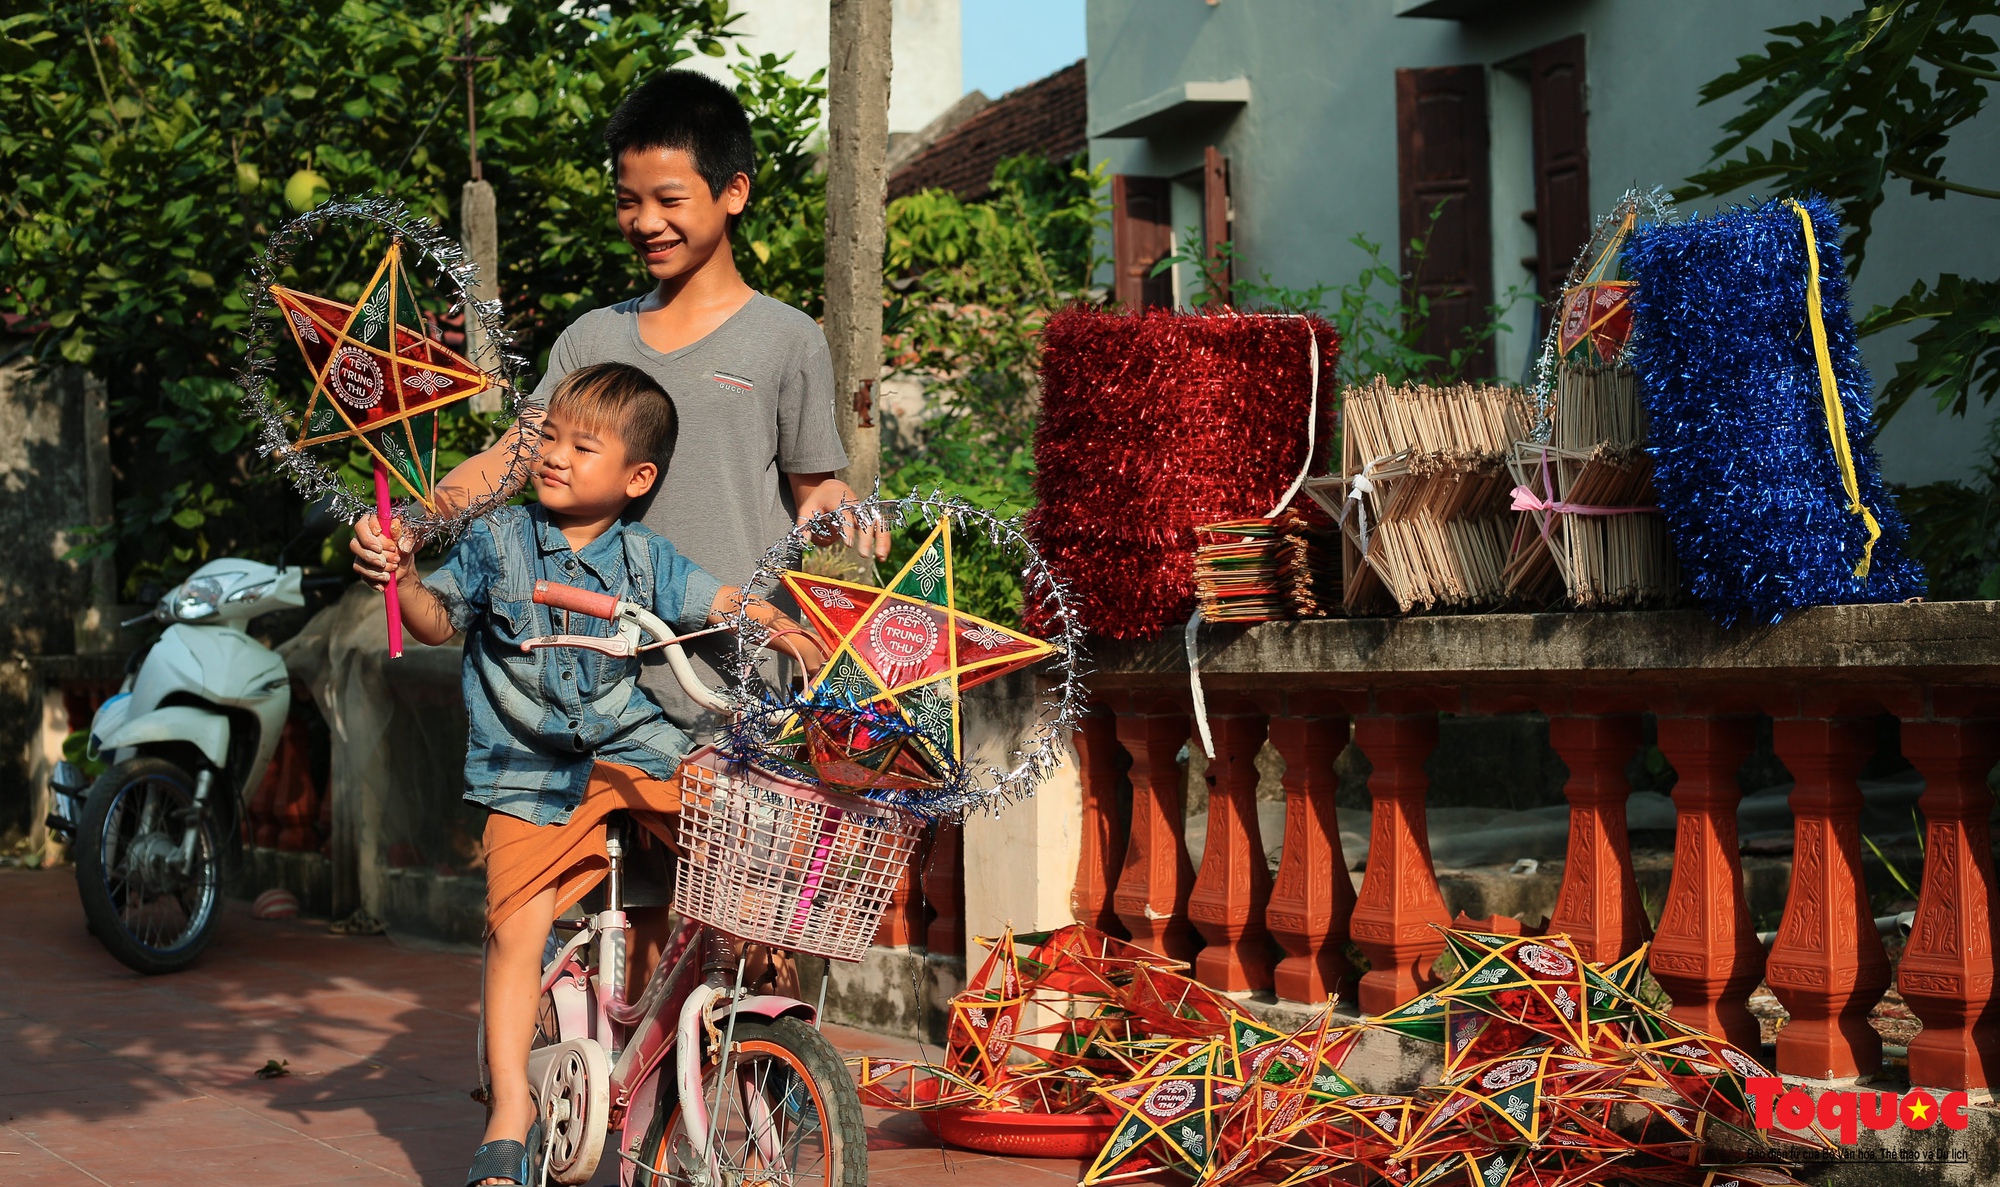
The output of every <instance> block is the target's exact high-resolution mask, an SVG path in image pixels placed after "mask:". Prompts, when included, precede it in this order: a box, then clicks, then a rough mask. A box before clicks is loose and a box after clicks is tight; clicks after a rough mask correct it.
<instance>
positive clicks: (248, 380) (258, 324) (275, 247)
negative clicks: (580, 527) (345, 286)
mask: <svg viewBox="0 0 2000 1187" xmlns="http://www.w3.org/2000/svg"><path fill="white" fill-rule="evenodd" d="M349 222H352V223H362V224H366V225H368V226H372V227H376V228H379V229H381V230H384V231H387V232H388V233H389V234H390V235H392V236H394V237H395V238H397V239H400V240H402V241H403V242H404V243H405V244H407V245H408V246H409V247H410V248H411V249H413V253H414V257H415V258H416V259H420V260H422V261H423V262H424V263H426V264H428V265H429V266H430V267H432V268H433V269H435V270H436V271H437V273H438V275H439V277H440V278H441V279H442V280H443V281H444V283H445V284H447V285H449V286H450V287H451V289H452V290H453V295H454V296H455V297H456V298H457V301H456V303H455V304H454V305H453V306H452V310H453V311H456V310H460V309H463V310H465V312H466V316H467V317H468V318H474V317H476V318H478V319H479V328H480V332H481V333H482V334H483V335H484V336H485V339H486V342H487V343H488V344H489V346H488V349H489V350H490V351H491V353H492V356H493V358H494V359H495V360H497V361H496V364H495V368H494V369H492V370H488V371H487V378H488V379H490V380H492V381H493V383H494V385H495V386H496V387H498V388H499V389H500V390H501V392H503V393H504V396H503V409H504V411H505V412H506V413H507V415H508V416H509V417H510V418H512V419H513V420H514V421H515V427H514V428H512V429H510V430H509V432H510V434H511V435H512V440H511V441H510V442H509V443H508V451H509V454H510V458H509V463H508V480H507V481H506V482H503V483H502V484H501V486H500V487H499V488H497V489H494V490H489V491H488V492H487V493H486V494H484V495H482V496H480V497H478V498H475V499H473V500H472V501H471V503H470V504H469V505H467V506H466V507H464V508H463V509H461V510H458V511H455V512H450V513H447V514H432V513H430V512H427V511H426V510H425V509H424V507H423V505H422V504H421V503H416V502H410V503H408V504H405V505H402V506H400V507H398V509H397V512H396V515H397V518H398V519H399V520H400V521H401V522H402V523H403V524H404V525H405V527H407V528H408V529H409V531H410V533H411V535H413V536H414V537H415V538H416V539H417V540H418V541H419V543H423V544H429V543H434V542H440V541H449V540H451V539H452V538H454V537H456V536H457V535H458V533H460V532H461V531H463V530H464V529H465V528H466V527H467V526H468V525H470V524H471V523H472V521H473V520H474V519H477V518H478V517H479V516H481V515H484V514H486V513H487V512H488V511H491V510H493V509H494V508H495V507H498V506H501V505H503V504H505V503H506V501H507V499H508V497H509V496H508V491H510V490H512V489H515V488H517V487H518V486H519V485H520V483H519V480H520V479H522V478H525V477H526V475H527V472H528V468H529V466H530V465H532V464H533V462H534V457H535V447H536V442H535V440H534V439H532V438H531V437H530V436H529V435H528V434H527V433H526V432H525V431H523V430H522V429H521V428H520V426H519V418H520V414H521V410H522V406H523V404H524V403H525V399H524V396H523V394H522V393H521V391H520V389H519V388H518V387H516V386H515V382H514V381H515V377H516V376H518V375H519V374H521V372H522V371H524V370H525V369H526V368H527V366H528V362H527V360H526V359H523V358H521V357H520V356H518V355H516V354H514V353H512V351H511V349H510V348H511V347H512V345H513V336H512V335H511V334H509V333H508V331H507V327H506V324H505V323H504V321H503V320H502V319H501V316H500V302H498V301H476V300H473V299H472V297H471V296H470V290H471V287H472V285H473V283H474V281H475V280H476V278H477V273H478V270H477V268H476V267H475V266H474V265H473V263H472V262H471V261H470V260H468V259H466V258H465V249H464V248H463V247H461V246H460V245H459V244H458V243H457V242H456V241H454V240H453V239H451V238H450V237H448V236H446V235H445V234H444V233H443V232H442V231H440V230H439V229H438V228H437V226H436V225H435V224H433V223H431V222H429V221H428V220H425V219H421V218H418V217H417V216H415V215H413V214H411V213H410V211H409V209H408V208H407V207H405V206H404V205H403V204H402V203H401V202H398V201H396V200H395V199H393V198H384V197H379V196H372V195H371V196H368V197H363V198H359V199H355V200H353V201H346V202H328V203H326V204H324V205H322V206H317V207H315V208H313V209H312V210H310V211H308V212H306V213H305V214H302V215H300V216H299V217H297V218H295V219H293V220H292V221H290V222H288V223H286V224H285V225H284V226H282V227H279V228H278V229H277V231H276V232H274V233H273V234H272V235H271V238H270V240H269V242H268V243H266V245H265V248H264V252H263V254H262V255H260V256H259V257H258V259H257V262H256V263H255V264H254V265H252V266H251V269H250V284H249V286H248V287H247V288H246V289H245V290H244V297H245V298H246V299H247V300H248V301H249V303H250V328H249V330H248V332H247V333H246V335H245V337H246V342H245V344H244V351H243V358H244V362H243V370H242V371H241V372H239V373H238V375H237V377H236V383H237V386H239V387H241V388H242V389H243V396H242V401H241V402H242V404H243V407H244V410H245V412H246V413H247V414H248V416H249V417H250V419H251V420H252V422H253V425H254V427H255V429H256V431H257V447H258V451H259V452H260V453H262V454H264V455H265V456H266V457H268V458H270V459H271V460H272V461H273V462H275V463H276V464H277V466H278V467H279V469H281V470H283V471H284V472H285V475H286V477H288V478H290V479H291V482H292V485H293V486H294V487H296V488H298V491H299V494H300V495H302V496H304V497H305V499H306V500H307V501H308V502H319V501H321V500H326V501H327V503H328V509H329V510H330V511H332V512H333V514H335V515H337V516H339V517H340V518H341V520H342V521H344V522H347V523H352V522H354V521H355V520H357V519H360V518H361V517H362V516H364V515H367V514H370V513H372V512H373V511H374V510H375V499H374V495H373V493H372V492H370V493H368V494H366V495H363V494H360V493H357V492H355V491H354V490H351V489H349V487H348V486H347V484H346V483H344V482H342V481H341V480H340V478H339V476H338V475H336V474H335V473H334V472H333V470H332V469H331V468H329V467H328V466H327V465H326V464H325V463H324V462H322V461H321V460H320V459H318V458H316V457H314V456H312V455H311V454H310V453H308V452H307V451H304V450H301V449H299V448H298V447H297V446H296V445H294V444H293V441H294V439H295V429H294V428H293V426H292V425H291V424H290V423H288V422H287V419H286V416H285V412H284V409H283V408H282V407H281V406H280V405H279V403H278V402H277V401H276V400H275V399H273V398H272V396H271V391H270V387H271V375H272V372H273V371H274V369H275V364H274V361H273V358H272V352H273V350H274V349H276V347H277V344H278V342H279V339H280V335H281V334H282V333H283V332H284V331H283V328H282V327H283V324H284V319H282V318H279V317H275V316H273V313H274V312H275V309H276V304H277V303H276V301H275V300H273V298H272V297H271V286H272V285H273V284H275V283H277V280H278V277H279V275H280V274H281V273H282V272H283V271H284V270H285V267H286V266H287V265H288V264H289V263H290V262H291V257H292V253H293V251H295V250H296V249H297V248H298V246H299V245H300V244H302V243H307V242H310V241H311V240H312V239H313V238H315V237H316V236H318V235H319V234H320V233H321V232H323V231H325V230H326V229H327V228H328V227H330V226H332V225H334V224H336V223H349Z"/></svg>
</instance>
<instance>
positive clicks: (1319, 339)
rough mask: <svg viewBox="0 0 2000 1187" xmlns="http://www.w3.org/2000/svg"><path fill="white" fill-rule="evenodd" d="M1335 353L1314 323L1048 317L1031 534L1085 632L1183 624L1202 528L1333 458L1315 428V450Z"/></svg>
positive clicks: (1091, 314)
mask: <svg viewBox="0 0 2000 1187" xmlns="http://www.w3.org/2000/svg"><path fill="white" fill-rule="evenodd" d="M1315 345H1316V347H1317V351H1318V368H1319V371H1320V372H1321V377H1320V388H1321V390H1320V392H1319V393H1318V398H1317V401H1315V399H1314V391H1313V359H1312V351H1313V348H1314V346H1315ZM1339 355H1340V340H1339V337H1338V336H1337V335H1336V334H1335V332H1334V329H1333V327H1332V326H1330V325H1328V324H1327V323H1326V322H1325V321H1323V320H1321V319H1319V318H1317V317H1310V318H1301V317H1294V316H1286V315H1272V314H1251V315H1244V314H1236V313H1230V312H1223V313H1216V314H1188V313H1173V312H1169V311H1165V310H1157V309H1153V310H1146V311H1143V312H1139V313H1110V312H1104V311H1100V310H1094V309H1086V308H1081V307H1077V308H1071V309H1066V310H1064V311H1062V312H1061V313H1058V314H1057V315H1055V316H1054V317H1052V318H1050V319H1049V322H1048V325H1047V327H1046V328H1045V329H1044V330H1043V331H1042V369H1041V379H1042V419H1041V424H1040V426H1039V427H1038V428H1037V429H1036V431H1035V496H1036V506H1035V509H1034V510H1033V511H1031V512H1030V513H1029V531H1030V533H1031V534H1032V535H1033V536H1034V538H1035V541H1036V543H1037V544H1038V545H1040V547H1041V549H1042V552H1043V554H1044V555H1045V556H1046V557H1047V558H1048V562H1049V565H1050V566H1051V567H1052V568H1053V569H1054V570H1055V571H1056V572H1057V573H1059V574H1061V575H1062V577H1063V578H1064V579H1065V580H1066V581H1068V582H1069V584H1070V586H1071V588H1072V589H1073V590H1074V591H1075V598H1076V611H1077V616H1078V619H1079V620H1080V622H1081V623H1082V624H1083V626H1084V627H1085V628H1086V629H1088V630H1090V631H1092V632H1095V633H1097V634H1100V635H1103V636H1105V637H1107V638H1113V639H1145V638H1152V637H1154V636H1156V635H1158V634H1159V633H1160V631H1161V630H1162V629H1164V628H1165V627H1167V626H1170V625H1172V626H1178V625H1179V624H1181V623H1183V622H1186V621H1187V617H1188V613H1189V611H1190V609H1191V608H1192V606H1193V604H1194V581H1193V575H1194V550H1195V545H1196V540H1195V534H1194V529H1195V528H1196V527H1198V526H1200V525H1202V524H1210V523H1216V522H1220V521H1223V520H1230V519H1242V518H1246V517H1249V516H1257V515H1263V514H1265V513H1266V512H1268V511H1270V510H1271V508H1272V507H1273V506H1274V505H1276V504H1277V503H1278V502H1279V501H1280V499H1281V498H1282V497H1283V496H1284V494H1285V492H1286V490H1287V489H1288V488H1289V487H1290V486H1291V484H1292V483H1293V482H1294V480H1295V479H1296V478H1297V476H1298V475H1299V474H1300V472H1301V470H1302V469H1304V468H1306V467H1307V466H1308V465H1309V464H1318V463H1319V462H1320V461H1321V458H1320V457H1312V458H1308V456H1307V450H1308V445H1307V442H1308V437H1309V434H1308V431H1307V423H1308V420H1309V417H1310V418H1315V419H1317V420H1318V421H1319V424H1318V425H1317V426H1315V432H1313V433H1312V434H1310V436H1311V437H1312V438H1313V439H1314V440H1315V441H1316V442H1317V448H1315V449H1314V451H1313V452H1314V453H1316V454H1317V453H1319V452H1320V450H1323V449H1324V447H1325V445H1326V443H1327V442H1329V441H1331V439H1332V437H1333V434H1332V432H1331V431H1329V430H1330V428H1331V426H1332V423H1333V400H1332V398H1331V391H1332V374H1333V369H1334V365H1335V363H1336V362H1337V361H1338V360H1339ZM1315 402H1316V403H1317V407H1316V408H1314V404H1315ZM1028 627H1029V629H1030V630H1035V629H1038V628H1039V624H1038V622H1037V621H1036V620H1035V619H1034V618H1033V617H1030V618H1029V619H1028Z"/></svg>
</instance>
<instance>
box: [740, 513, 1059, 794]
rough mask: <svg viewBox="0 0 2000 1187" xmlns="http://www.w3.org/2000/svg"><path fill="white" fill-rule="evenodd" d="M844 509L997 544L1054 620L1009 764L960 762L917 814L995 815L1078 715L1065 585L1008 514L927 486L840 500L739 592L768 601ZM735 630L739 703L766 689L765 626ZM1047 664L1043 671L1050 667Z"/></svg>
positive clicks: (885, 522) (1028, 785) (748, 623)
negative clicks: (1040, 693) (950, 782)
mask: <svg viewBox="0 0 2000 1187" xmlns="http://www.w3.org/2000/svg"><path fill="white" fill-rule="evenodd" d="M848 515H852V516H854V517H855V518H856V519H857V520H859V521H860V522H864V523H870V522H872V523H875V524H878V525H880V526H882V527H884V528H889V529H894V528H900V527H903V526H905V525H907V524H912V523H919V524H922V525H923V526H924V527H926V528H929V527H933V526H935V525H936V524H937V523H938V522H939V521H940V520H942V519H944V518H946V517H950V519H951V521H952V527H953V529H954V530H962V531H967V532H970V533H972V534H975V535H977V534H983V535H984V536H985V537H986V539H987V541H988V542H989V543H991V544H992V545H993V546H994V547H995V548H1003V549H1007V550H1009V551H1011V552H1013V553H1015V554H1016V555H1019V556H1020V557H1021V558H1022V563H1021V587H1022V591H1023V596H1024V598H1026V599H1028V602H1027V605H1030V606H1033V607H1035V608H1036V609H1037V610H1039V611H1041V617H1042V620H1043V621H1046V622H1050V623H1053V624H1056V629H1055V631H1054V632H1053V634H1052V636H1051V637H1050V638H1049V639H1048V642H1050V643H1053V644H1054V645H1055V647H1056V653H1055V655H1053V656H1051V657H1050V658H1049V659H1048V660H1046V661H1044V667H1043V670H1044V671H1046V672H1049V673H1050V675H1051V676H1052V677H1053V679H1054V688H1053V689H1052V690H1051V693H1050V695H1049V696H1048V697H1047V699H1045V700H1044V701H1043V702H1042V704H1041V706H1040V708H1039V711H1038V713H1037V715H1036V722H1035V728H1034V730H1033V731H1032V732H1031V733H1030V734H1029V736H1028V738H1027V740H1026V742H1024V743H1023V745H1022V746H1021V748H1020V749H1018V750H1016V751H1015V752H1014V753H1013V755H1012V756H1011V761H1012V764H1013V765H1012V766H1010V767H1009V768H1008V769H1006V770H1004V771H1003V770H1001V769H1000V768H998V767H995V766H993V765H991V764H981V763H974V762H972V761H971V760H970V759H969V758H968V759H967V761H966V762H965V764H964V776H963V777H962V778H961V779H959V780H958V781H957V783H956V785H955V786H954V787H952V788H949V789H946V790H945V791H944V792H942V793H941V794H940V795H939V796H938V797H937V798H935V799H931V798H927V799H926V801H925V803H924V804H923V805H922V814H923V815H926V816H932V817H938V818H942V819H951V820H963V819H964V818H965V817H966V816H967V815H969V814H971V813H972V812H974V811H978V810H984V809H988V808H990V809H992V810H994V811H995V812H998V810H999V809H1000V808H1002V807H1004V806H1006V805H1007V804H1011V803H1014V802H1016V801H1018V800H1023V799H1026V798H1028V797H1029V796H1031V795H1033V794H1034V791H1035V788H1036V786H1038V785H1039V784H1040V783H1041V782H1042V780H1044V779H1046V778H1048V777H1049V776H1050V775H1051V774H1053V773H1054V772H1055V770H1056V768H1057V767H1059V766H1061V765H1062V763H1063V755H1064V752H1065V750H1066V749H1067V748H1068V745H1069V737H1070V732H1071V731H1072V730H1074V729H1075V728H1076V726H1077V725H1078V723H1079V722H1080V721H1081V720H1082V718H1083V714H1084V697H1085V691H1084V686H1083V675H1084V672H1083V634H1084V632H1083V626H1082V624H1081V623H1079V622H1078V621H1077V617H1076V614H1075V612H1074V611H1073V610H1072V609H1071V608H1070V593H1069V587H1068V586H1067V585H1065V584H1064V583H1063V581H1062V579H1061V578H1059V577H1057V576H1056V575H1055V573H1054V572H1053V571H1051V570H1050V569H1049V567H1048V565H1047V563H1046V562H1044V561H1043V560H1042V556H1041V553H1040V552H1038V551H1036V549H1035V546H1034V544H1033V543H1032V542H1031V541H1029V539H1028V537H1027V536H1026V535H1025V534H1024V533H1023V532H1022V531H1021V529H1020V526H1019V524H1018V523H1017V522H1016V521H1015V520H1012V519H1004V518H1002V517H1000V516H997V515H994V514H992V513H991V512H988V511H984V510H981V509H980V508H978V507H974V506H973V505H972V504H970V503H967V502H965V501H964V500H963V499H959V498H956V497H954V496H949V495H945V494H943V493H942V492H940V491H937V490H933V491H931V493H930V494H928V495H918V494H911V495H908V496H905V497H903V498H900V499H885V498H882V497H880V494H879V492H878V493H877V494H876V495H875V496H873V497H870V498H867V499H863V500H862V501H861V502H859V503H849V504H846V505H844V506H843V507H842V508H841V510H840V511H837V512H836V511H826V512H822V513H821V514H819V515H817V516H815V517H813V518H812V519H810V520H808V521H806V522H805V523H803V524H800V525H799V526H798V527H796V528H794V529H793V530H792V532H791V534H790V535H788V536H786V537H785V538H784V539H782V540H779V541H778V542H777V543H776V544H773V545H772V546H771V548H770V549H769V550H768V551H767V552H765V554H764V557H763V559H762V560H760V561H759V562H758V563H757V569H756V571H755V572H754V573H753V574H752V575H751V577H750V580H749V582H748V583H747V584H746V585H745V587H744V588H745V590H746V592H749V593H754V594H756V595H758V596H760V597H767V598H768V597H769V596H771V594H772V593H773V592H775V591H776V590H777V588H778V583H779V578H780V576H781V575H782V574H783V573H784V571H785V570H786V569H791V568H795V567H796V566H797V564H798V561H799V557H800V556H801V555H802V554H803V552H804V549H805V544H806V541H807V539H808V538H810V537H812V536H815V535H817V536H828V535H838V534H839V532H840V528H841V523H842V520H843V518H844V517H845V516H848ZM730 624H731V625H732V626H733V627H735V633H736V659H735V673H734V688H733V689H732V692H733V694H734V695H735V697H736V698H737V702H738V703H739V704H757V703H760V702H766V701H767V699H768V694H769V693H770V692H771V691H772V690H769V689H768V688H767V687H766V685H765V684H764V680H763V677H762V675H761V674H760V672H759V670H758V665H757V658H758V652H759V651H760V650H761V648H762V647H763V645H764V642H765V640H766V639H767V638H768V637H769V634H770V632H769V631H767V630H766V629H765V628H764V627H763V626H762V625H760V624H758V623H757V622H756V621H755V620H753V619H752V618H751V617H750V616H749V614H748V613H745V612H741V611H739V612H738V613H737V614H735V615H732V616H731V618H730ZM1051 669H1052V671H1051Z"/></svg>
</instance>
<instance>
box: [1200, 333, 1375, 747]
mask: <svg viewBox="0 0 2000 1187" xmlns="http://www.w3.org/2000/svg"><path fill="white" fill-rule="evenodd" d="M1265 316H1269V317H1297V318H1303V319H1304V320H1305V323H1306V338H1307V341H1308V343H1309V344H1310V364H1309V369H1310V371H1311V374H1312V389H1311V394H1310V396H1309V397H1308V398H1307V400H1306V456H1305V459H1304V460H1303V461H1301V462H1300V463H1299V473H1298V476H1297V477H1296V478H1293V479H1292V484H1291V485H1290V486H1288V487H1286V488H1285V493H1284V496H1283V497H1282V498H1280V499H1279V500H1278V505H1277V506H1275V507H1273V508H1271V509H1270V510H1269V511H1266V512H1265V513H1264V515H1263V518H1265V519H1276V518H1278V516H1280V515H1282V514H1283V513H1284V510H1285V508H1287V507H1289V506H1291V505H1292V500H1293V499H1295V498H1297V497H1298V493H1299V490H1300V488H1302V487H1303V486H1305V484H1306V477H1307V476H1308V475H1310V474H1311V473H1312V464H1313V448H1314V446H1315V444H1316V442H1317V438H1318V436H1319V331H1318V330H1315V329H1313V323H1312V318H1310V317H1307V316H1306V315H1305V314H1303V313H1277V314H1267V315H1265ZM1343 518H1344V517H1343ZM1362 532H1363V540H1364V543H1363V546H1362V547H1363V551H1364V552H1365V551H1366V548H1367V545H1366V543H1365V541H1366V533H1367V528H1366V527H1363V528H1362ZM1200 635H1201V600H1200V599H1199V598H1197V599H1196V600H1195V604H1194V616H1193V617H1192V618H1189V619H1188V624H1187V663H1188V692H1189V693H1190V694H1191V697H1192V700H1193V702H1194V725H1195V731H1196V732H1197V733H1199V734H1200V735H1201V752H1202V753H1203V754H1206V755H1207V756H1208V757H1210V758H1214V757H1215V740H1214V738H1212V737H1211V736H1210V735H1209V732H1208V698H1207V697H1206V696H1204V695H1202V691H1201V652H1200Z"/></svg>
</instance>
